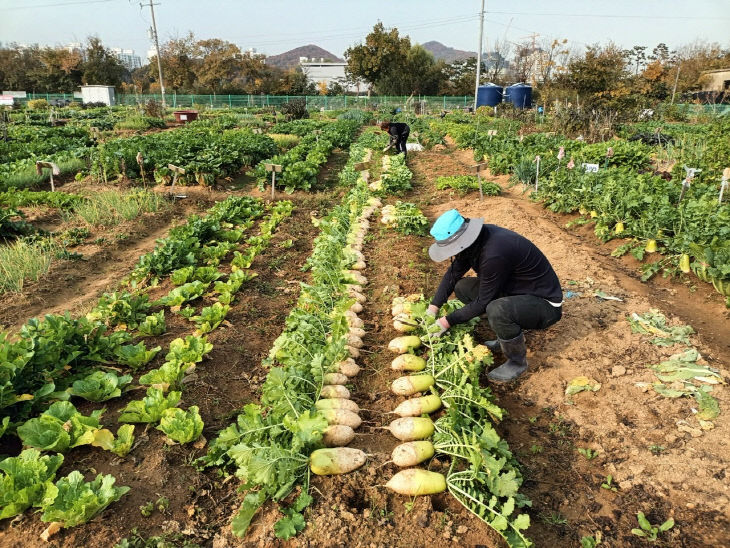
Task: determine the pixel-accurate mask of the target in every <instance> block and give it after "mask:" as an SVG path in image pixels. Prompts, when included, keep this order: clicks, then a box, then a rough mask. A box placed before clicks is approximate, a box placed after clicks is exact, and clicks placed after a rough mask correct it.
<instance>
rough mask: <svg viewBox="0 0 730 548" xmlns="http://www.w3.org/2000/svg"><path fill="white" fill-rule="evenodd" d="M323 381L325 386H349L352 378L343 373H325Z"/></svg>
mask: <svg viewBox="0 0 730 548" xmlns="http://www.w3.org/2000/svg"><path fill="white" fill-rule="evenodd" d="M322 381H323V382H324V383H325V384H347V383H348V382H349V381H350V378H349V377H348V376H347V375H345V374H343V373H325V374H324V376H323V377H322Z"/></svg>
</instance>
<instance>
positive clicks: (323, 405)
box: [314, 398, 360, 413]
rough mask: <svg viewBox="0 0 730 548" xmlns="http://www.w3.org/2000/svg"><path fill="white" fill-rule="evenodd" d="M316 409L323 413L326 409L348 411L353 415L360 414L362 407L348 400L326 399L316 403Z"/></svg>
mask: <svg viewBox="0 0 730 548" xmlns="http://www.w3.org/2000/svg"><path fill="white" fill-rule="evenodd" d="M314 407H315V409H318V410H319V411H323V410H325V409H344V410H346V411H352V412H353V413H359V412H360V406H359V405H357V403H355V402H354V401H352V400H346V399H345V398H325V399H322V400H317V401H316V402H314Z"/></svg>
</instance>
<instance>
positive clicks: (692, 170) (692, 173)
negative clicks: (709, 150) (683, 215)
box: [677, 166, 702, 205]
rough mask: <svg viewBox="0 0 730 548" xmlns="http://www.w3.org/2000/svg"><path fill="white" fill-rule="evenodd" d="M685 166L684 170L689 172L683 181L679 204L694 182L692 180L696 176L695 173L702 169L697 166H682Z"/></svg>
mask: <svg viewBox="0 0 730 548" xmlns="http://www.w3.org/2000/svg"><path fill="white" fill-rule="evenodd" d="M682 167H683V168H684V172H685V173H686V174H687V175H686V176H685V177H684V180H683V181H682V192H681V193H680V195H679V201H678V202H677V205H679V204H680V203H681V202H682V199H683V198H684V195H685V194H686V193H687V191H688V190H689V186H690V184H691V183H692V180H693V179H694V178H695V173H699V172H700V171H702V170H701V169H697V168H696V167H687V166H682Z"/></svg>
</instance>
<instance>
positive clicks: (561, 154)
mask: <svg viewBox="0 0 730 548" xmlns="http://www.w3.org/2000/svg"><path fill="white" fill-rule="evenodd" d="M563 158H565V147H560V148H559V149H558V169H560V162H562V161H563Z"/></svg>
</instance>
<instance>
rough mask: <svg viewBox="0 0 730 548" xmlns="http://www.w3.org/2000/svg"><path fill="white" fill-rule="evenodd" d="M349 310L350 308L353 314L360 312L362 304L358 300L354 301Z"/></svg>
mask: <svg viewBox="0 0 730 548" xmlns="http://www.w3.org/2000/svg"><path fill="white" fill-rule="evenodd" d="M350 310H352V311H353V312H354V313H355V314H359V313H360V312H362V305H361V304H360V303H358V302H355V303H353V305H352V306H351V307H350Z"/></svg>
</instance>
